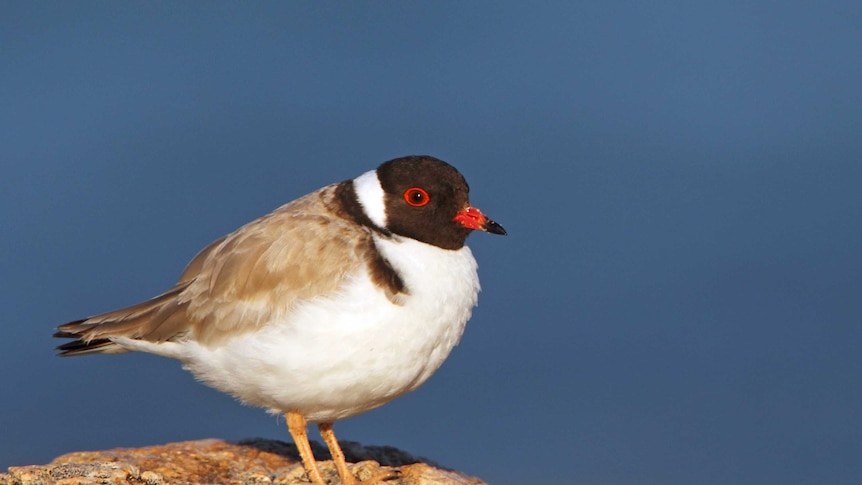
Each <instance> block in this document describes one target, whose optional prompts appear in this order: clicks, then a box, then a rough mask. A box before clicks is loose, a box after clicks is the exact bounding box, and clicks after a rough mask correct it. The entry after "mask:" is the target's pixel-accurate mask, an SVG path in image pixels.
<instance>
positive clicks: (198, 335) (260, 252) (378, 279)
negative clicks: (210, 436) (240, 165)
mask: <svg viewBox="0 0 862 485" xmlns="http://www.w3.org/2000/svg"><path fill="white" fill-rule="evenodd" d="M349 184H350V182H349V181H348V182H342V183H340V184H333V185H329V186H327V187H324V188H323V189H321V190H319V191H317V192H313V193H311V194H309V195H306V196H305V197H302V198H299V199H296V200H295V201H293V202H290V203H288V204H285V205H284V206H282V207H280V208H278V209H276V210H275V211H273V212H271V213H269V214H267V215H265V216H263V217H261V218H259V219H257V220H255V221H252V222H251V223H249V224H246V225H245V226H243V227H241V228H240V229H238V230H237V231H235V232H233V233H231V234H229V235H227V236H225V237H223V238H221V239H218V240H216V241H215V242H213V243H212V244H210V245H209V246H207V247H206V248H205V249H204V250H203V251H201V252H200V253H198V255H197V256H195V257H194V259H192V261H191V262H190V263H189V264H188V266H187V267H186V269H185V271H183V274H182V275H181V276H180V279H179V282H178V283H177V285H176V286H174V287H173V288H171V289H170V290H168V291H166V292H165V293H162V294H161V295H159V296H157V297H155V298H152V299H150V300H147V301H145V302H143V303H139V304H137V305H133V306H130V307H127V308H123V309H120V310H114V311H111V312H107V313H103V314H101V315H96V316H92V317H89V318H86V319H83V320H76V321H73V322H69V323H67V324H65V325H61V326H60V327H58V330H59V331H58V332H57V333H56V334H54V336H55V337H61V338H76V339H78V340H75V341H73V342H69V343H66V344H64V345H61V346H60V347H58V350H60V351H61V353H60V355H66V356H71V355H79V354H85V353H93V352H102V353H118V352H124V351H125V350H123V349H122V348H120V347H119V346H118V345H116V344H114V343H112V342H111V341H110V340H109V338H110V337H117V336H122V337H130V338H134V339H143V340H148V341H153V342H161V341H171V340H182V339H184V338H194V339H195V340H196V341H198V342H199V343H201V344H203V345H207V346H211V345H217V344H218V343H219V342H221V341H223V340H224V339H226V338H229V337H231V336H233V335H237V334H241V333H245V332H252V331H254V330H256V329H258V328H260V327H261V326H262V325H263V324H265V323H266V322H267V321H268V320H267V319H268V318H271V317H272V314H273V311H274V309H278V310H277V311H280V312H285V313H286V312H288V311H289V310H290V309H291V308H293V307H294V306H295V305H296V304H297V303H299V302H300V301H303V300H307V299H310V298H315V297H320V296H322V295H327V294H331V293H332V292H335V291H337V289H338V288H339V286H341V285H342V284H343V283H344V278H345V277H346V276H347V275H348V274H351V273H353V272H355V271H356V270H357V269H358V268H359V267H360V266H361V265H366V267H367V269H368V272H369V274H370V275H371V277H372V280H373V281H374V282H375V283H376V284H377V285H378V286H379V287H381V288H382V289H384V291H385V292H386V295H387V297H388V298H389V299H390V300H391V301H393V302H394V303H397V302H398V300H399V297H400V296H401V294H403V293H406V291H407V290H406V288H404V285H403V282H402V281H401V279H400V278H399V276H398V274H397V273H396V272H395V271H394V270H393V269H392V267H391V266H390V265H389V263H388V262H387V261H386V260H385V259H383V258H381V257H380V254H379V253H378V252H377V251H376V249H375V247H374V241H373V238H372V231H374V230H375V229H374V228H372V227H368V226H363V225H358V224H356V223H355V222H354V221H353V220H352V216H351V214H350V213H349V212H348V211H347V210H345V208H344V207H343V204H342V203H341V201H340V200H339V198H338V197H336V193H337V192H338V191H343V190H345V187H346V190H350V189H351V187H350V186H349ZM333 214H336V215H337V216H336V217H333ZM312 221H313V222H314V223H310V224H309V223H307V222H312Z"/></svg>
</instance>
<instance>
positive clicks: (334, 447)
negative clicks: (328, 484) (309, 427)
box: [317, 423, 397, 485]
mask: <svg viewBox="0 0 862 485" xmlns="http://www.w3.org/2000/svg"><path fill="white" fill-rule="evenodd" d="M317 429H319V430H320V436H322V437H323V441H325V442H326V446H328V447H329V454H331V455H332V461H334V462H335V468H336V469H337V470H338V475H339V476H340V477H341V484H342V485H374V484H376V483H379V482H381V481H385V480H389V479H392V478H395V476H397V474H396V473H393V472H390V471H386V470H384V471H381V472H379V473H378V474H377V475H375V476H373V477H371V478H369V479H368V480H363V481H361V482H360V481H359V480H357V479H356V477H355V476H353V474H352V473H350V470H348V469H347V460H345V459H344V452H343V451H341V446H340V445H339V444H338V440H337V439H335V431H333V430H332V423H320V424H318V425H317Z"/></svg>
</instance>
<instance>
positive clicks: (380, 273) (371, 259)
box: [365, 240, 409, 305]
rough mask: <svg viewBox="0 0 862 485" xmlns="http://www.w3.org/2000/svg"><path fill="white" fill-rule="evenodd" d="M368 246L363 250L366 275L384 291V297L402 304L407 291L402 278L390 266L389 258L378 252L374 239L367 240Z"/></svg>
mask: <svg viewBox="0 0 862 485" xmlns="http://www.w3.org/2000/svg"><path fill="white" fill-rule="evenodd" d="M369 242H370V244H369V248H368V250H367V251H366V252H365V263H366V264H367V265H368V275H369V276H370V277H371V281H372V282H373V283H374V284H375V285H377V286H378V287H379V288H380V289H382V290H383V292H384V293H386V298H388V299H389V301H391V302H392V303H394V304H396V305H401V304H402V299H403V297H404V296H406V295H408V294H409V292H408V291H407V288H406V287H405V285H404V280H402V279H401V275H399V274H398V271H396V270H395V268H393V267H392V264H390V263H389V260H387V259H386V258H384V257H383V255H382V254H380V251H379V250H378V249H377V245H375V244H374V241H373V240H371V241H369Z"/></svg>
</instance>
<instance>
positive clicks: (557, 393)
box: [0, 1, 862, 485]
mask: <svg viewBox="0 0 862 485" xmlns="http://www.w3.org/2000/svg"><path fill="white" fill-rule="evenodd" d="M650 3H654V2H650ZM860 26H862V4H860V3H859V2H849V1H848V2H840V1H825V2H796V1H789V2H787V1H785V2H735V1H730V2H721V3H709V4H707V3H701V2H673V1H672V2H661V3H659V4H655V5H652V4H648V3H647V2H616V1H601V2H599V1H595V2H533V3H526V2H524V3H521V2H374V3H358V2H357V3H352V2H351V3H346V2H344V3H318V2H304V3H299V2H291V3H282V2H256V3H228V2H207V3H193V2H161V1H157V2H147V3H138V4H131V3H125V2H121V3H116V2H89V1H84V2H3V3H2V4H0V147H2V148H0V285H2V288H0V290H2V291H0V298H2V301H0V303H2V304H0V312H2V313H0V325H2V326H0V328H2V334H0V382H2V391H0V392H2V394H0V469H5V468H6V467H8V466H10V465H25V464H37V463H46V462H48V461H50V460H51V459H52V458H54V457H55V456H57V455H59V454H62V453H66V452H70V451H76V450H94V449H106V448H112V447H133V446H143V445H153V444H160V443H167V442H173V441H181V440H194V439H201V438H210V437H214V438H223V439H229V440H234V439H241V438H245V437H253V436H260V437H266V438H273V439H281V440H285V441H289V435H288V432H287V429H286V426H285V424H284V420H283V418H276V417H272V416H269V415H267V414H266V413H265V412H264V411H263V410H260V409H255V408H250V407H245V406H242V405H240V404H238V403H237V402H235V401H234V400H233V399H232V398H230V397H228V396H226V395H222V394H220V393H218V392H216V391H213V390H210V389H209V388H206V387H204V386H203V385H200V384H198V383H196V382H195V381H194V379H193V378H192V377H191V375H189V374H187V373H186V372H184V371H183V370H182V369H181V368H180V365H179V363H178V362H175V361H172V360H168V359H163V358H159V357H154V356H150V355H134V354H126V355H120V356H93V357H86V358H75V359H59V358H56V357H54V356H53V351H52V348H53V347H54V346H55V345H57V344H58V343H60V342H58V341H55V340H54V339H52V338H51V337H50V335H51V333H52V331H53V328H54V327H55V326H56V325H58V324H61V323H65V322H67V321H69V320H73V319H77V318H81V317H85V316H87V315H91V314H94V313H99V312H103V311H107V310H111V309H114V308H118V307H121V306H125V305H129V304H132V303H136V302H138V301H140V300H143V299H146V298H149V297H151V296H154V295H156V294H158V293H159V292H161V291H162V290H164V289H166V288H168V287H169V286H171V285H172V283H173V282H174V281H175V280H176V278H177V277H178V276H179V274H180V272H181V271H182V269H183V267H184V265H185V264H186V263H187V262H188V261H189V260H190V259H191V258H192V256H194V254H195V253H196V252H197V251H198V250H199V249H201V248H203V247H204V246H206V245H207V244H208V243H209V242H210V241H212V240H214V239H216V238H218V237H220V236H222V235H224V234H226V233H228V232H230V231H232V230H234V229H236V228H237V227H239V226H240V225H242V224H244V223H246V222H248V221H250V220H252V219H254V218H256V217H258V216H261V215H263V214H265V213H267V212H269V211H270V210H272V209H274V208H276V207H278V206H279V205H281V204H283V203H285V202H288V201H290V200H292V199H294V198H296V197H299V196H301V195H303V194H305V193H308V192H311V191H313V190H315V189H317V188H319V187H321V186H323V185H326V184H328V183H331V182H336V181H340V180H344V179H348V178H352V177H355V176H356V175H358V174H360V173H362V172H364V171H366V170H369V169H372V168H374V167H375V166H376V165H377V164H379V163H380V162H383V161H385V160H389V159H391V158H395V157H398V156H403V155H408V154H430V155H433V156H436V157H439V158H442V159H444V160H446V161H448V162H450V163H452V164H454V165H455V166H457V167H458V168H459V169H460V170H461V171H462V172H463V173H464V174H465V176H466V177H467V179H468V180H469V182H470V186H471V188H472V192H471V198H472V202H473V203H474V204H475V205H476V206H477V207H480V208H481V209H482V210H483V211H485V212H486V213H487V214H489V215H490V216H491V217H493V218H494V219H496V220H497V221H499V222H500V223H501V224H503V225H504V226H505V228H506V229H507V230H508V231H509V236H508V237H507V238H499V237H492V236H488V235H485V234H476V235H474V236H472V237H471V239H470V245H471V247H472V248H473V252H474V254H475V255H476V257H477V259H478V261H479V265H480V276H481V279H482V284H483V289H484V291H483V293H482V295H481V297H480V303H479V307H478V308H477V309H476V311H475V312H474V316H473V319H472V320H471V322H470V324H469V325H468V327H467V331H466V333H465V335H464V338H463V340H462V342H461V344H460V345H459V346H458V347H456V349H455V350H454V352H453V354H452V356H451V357H450V358H449V360H448V361H447V362H446V364H445V365H444V366H443V367H442V368H441V370H440V371H439V372H438V373H437V374H436V375H435V376H434V377H433V378H432V379H431V380H430V381H429V382H428V383H427V384H426V385H425V386H424V387H422V388H421V389H419V390H417V391H416V392H414V393H412V394H409V395H407V396H404V397H403V398H401V399H398V400H396V401H394V402H392V403H390V404H388V405H386V406H384V407H382V408H380V409H377V410H375V411H372V412H369V413H367V414H364V415H361V416H358V417H355V418H352V419H348V420H345V421H342V422H339V423H338V424H337V425H336V430H337V432H338V435H339V437H340V438H342V439H347V440H354V441H360V442H362V443H364V444H378V445H384V444H385V445H392V446H396V447H399V448H401V449H404V450H406V451H409V452H411V453H413V454H417V455H422V456H426V457H428V458H430V459H433V460H436V461H438V462H439V463H441V464H443V465H445V466H447V467H451V468H455V469H458V470H461V471H464V472H465V473H468V474H472V475H476V476H479V477H481V478H483V479H485V480H486V481H488V482H490V483H494V484H496V485H506V484H525V483H542V484H620V485H623V484H631V485H635V484H637V485H643V484H691V483H697V484H722V485H723V484H728V483H733V484H763V483H794V484H822V483H830V484H850V483H860V480H862V461H860V459H859V457H860V456H862V386H860V382H862V359H860V345H862V330H860V321H862V297H860V293H862V281H860V275H862V198H860V195H859V193H860V186H862V90H860V83H862V55H860V46H862V28H860ZM317 439H319V438H317Z"/></svg>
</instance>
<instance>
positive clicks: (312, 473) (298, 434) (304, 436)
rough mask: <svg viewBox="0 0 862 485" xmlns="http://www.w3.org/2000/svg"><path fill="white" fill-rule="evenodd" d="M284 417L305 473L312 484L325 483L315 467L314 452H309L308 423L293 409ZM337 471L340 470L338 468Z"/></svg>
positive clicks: (342, 456)
mask: <svg viewBox="0 0 862 485" xmlns="http://www.w3.org/2000/svg"><path fill="white" fill-rule="evenodd" d="M285 417H286V418H287V429H288V430H289V431H290V435H291V436H293V442H294V443H296V448H297V449H298V450H299V456H300V457H301V458H302V466H303V467H305V473H307V474H308V478H309V479H310V480H311V483H313V484H314V485H326V481H324V480H323V476H322V475H321V474H320V470H319V469H318V468H317V462H316V461H314V453H312V452H311V444H309V443H308V429H307V427H308V423H306V421H305V418H304V417H303V416H302V415H301V414H299V413H296V412H293V411H288V413H287V415H286V416H285ZM330 448H331V447H330ZM338 451H339V453H340V452H341V449H340V448H339V450H338ZM341 460H342V462H343V461H344V455H343V454H342V455H341ZM336 463H337V462H336ZM339 472H341V469H340V468H339ZM352 476H353V475H351V477H352ZM342 480H343V478H342ZM345 483H346V482H345Z"/></svg>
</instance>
